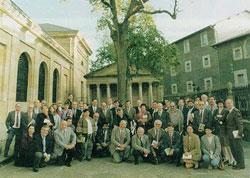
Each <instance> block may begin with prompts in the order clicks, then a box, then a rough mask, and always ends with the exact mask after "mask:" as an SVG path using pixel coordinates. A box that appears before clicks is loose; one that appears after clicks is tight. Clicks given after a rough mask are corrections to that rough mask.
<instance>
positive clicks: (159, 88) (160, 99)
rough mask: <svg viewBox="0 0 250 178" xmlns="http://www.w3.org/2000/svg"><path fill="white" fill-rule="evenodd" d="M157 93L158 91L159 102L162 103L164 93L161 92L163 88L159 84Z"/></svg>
mask: <svg viewBox="0 0 250 178" xmlns="http://www.w3.org/2000/svg"><path fill="white" fill-rule="evenodd" d="M158 91H159V101H163V96H164V93H163V92H164V91H163V86H162V85H161V84H159V86H158Z"/></svg>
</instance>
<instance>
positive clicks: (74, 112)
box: [74, 109, 76, 117]
mask: <svg viewBox="0 0 250 178" xmlns="http://www.w3.org/2000/svg"><path fill="white" fill-rule="evenodd" d="M74 117H76V109H74Z"/></svg>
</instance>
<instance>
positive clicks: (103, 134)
mask: <svg viewBox="0 0 250 178" xmlns="http://www.w3.org/2000/svg"><path fill="white" fill-rule="evenodd" d="M108 125H109V124H108V123H103V126H102V129H99V130H98V131H97V135H96V145H97V151H98V156H100V157H106V156H109V146H110V144H111V130H110V129H109V126H108Z"/></svg>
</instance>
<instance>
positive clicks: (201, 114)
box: [200, 110, 203, 123]
mask: <svg viewBox="0 0 250 178" xmlns="http://www.w3.org/2000/svg"><path fill="white" fill-rule="evenodd" d="M200 116H201V123H203V110H201V113H200Z"/></svg>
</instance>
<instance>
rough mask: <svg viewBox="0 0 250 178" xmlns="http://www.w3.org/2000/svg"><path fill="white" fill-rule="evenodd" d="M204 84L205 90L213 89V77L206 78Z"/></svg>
mask: <svg viewBox="0 0 250 178" xmlns="http://www.w3.org/2000/svg"><path fill="white" fill-rule="evenodd" d="M204 84H205V90H208V89H212V88H213V83H212V77H209V78H205V79H204Z"/></svg>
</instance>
